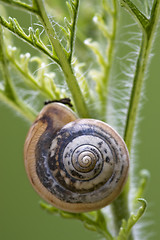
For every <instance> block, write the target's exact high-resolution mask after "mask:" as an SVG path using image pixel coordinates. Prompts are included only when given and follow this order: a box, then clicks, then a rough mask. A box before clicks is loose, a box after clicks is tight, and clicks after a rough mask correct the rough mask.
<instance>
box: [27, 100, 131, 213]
mask: <svg viewBox="0 0 160 240" xmlns="http://www.w3.org/2000/svg"><path fill="white" fill-rule="evenodd" d="M24 161H25V167H26V171H27V174H28V177H29V179H30V182H31V183H32V185H33V187H34V188H35V190H36V191H37V192H38V193H39V194H40V195H41V196H42V198H44V199H45V200H46V201H48V202H49V203H51V204H52V205H54V206H56V207H58V208H60V209H62V210H65V211H69V212H87V211H93V210H96V209H99V208H102V207H104V206H106V205H108V204H109V203H111V202H112V201H113V200H114V199H115V198H116V197H117V196H118V195H119V194H120V192H121V190H122V187H123V186H124V183H125V181H126V178H127V173H128V168H129V156H128V151H127V148H126V145H125V143H124V141H123V139H122V138H121V137H120V136H119V134H118V133H117V132H116V131H115V130H113V128H111V127H110V126H109V125H108V124H106V123H104V122H102V121H99V120H94V119H77V117H76V115H75V114H74V112H72V110H70V109H69V108H68V107H66V106H65V105H63V104H61V103H51V104H48V105H46V106H45V107H44V108H43V109H42V111H41V112H40V114H39V116H38V117H37V119H36V121H35V122H34V123H33V125H32V126H31V128H30V130H29V133H28V135H27V138H26V141H25V147H24Z"/></svg>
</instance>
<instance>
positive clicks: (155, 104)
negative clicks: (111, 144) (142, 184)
mask: <svg viewBox="0 0 160 240" xmlns="http://www.w3.org/2000/svg"><path fill="white" fill-rule="evenodd" d="M158 32H159V33H160V31H158ZM159 33H158V34H157V38H156V41H155V44H154V48H153V51H152V52H153V54H154V55H153V57H152V59H151V64H150V66H149V69H148V74H147V78H146V87H145V91H144V92H145V97H144V98H143V104H142V111H141V115H140V117H141V120H140V123H139V127H138V143H137V148H136V156H137V157H138V159H139V167H138V169H139V170H140V169H142V168H145V169H148V170H149V171H150V174H151V177H150V180H149V183H148V187H147V190H146V199H147V201H148V209H147V212H146V214H145V222H144V225H146V226H147V228H148V230H149V231H148V234H149V235H148V236H145V235H144V238H143V239H154V240H159V239H160V238H159V235H160V227H159V215H160V207H159V198H160V190H159V189H160V183H159V179H160V178H159V176H160V174H159V169H160V157H159V153H158V151H159V148H160V146H159V145H160V141H159V135H160V125H159V123H160V77H159V76H160V67H159V66H160V43H159V37H160V36H159V35H160V34H159ZM28 129H29V124H28V123H27V122H26V121H25V120H24V119H22V118H21V117H20V116H18V115H16V114H15V113H13V112H12V111H11V110H10V109H9V108H7V107H6V106H5V105H3V104H1V103H0V170H1V173H0V239H3V240H11V239H13V240H20V239H23V240H28V239H38V240H44V239H45V240H49V239H60V240H63V239H70V240H72V239H77V240H78V239H87V240H90V239H92V240H94V239H97V238H99V237H97V235H96V234H94V233H92V232H89V231H87V230H86V229H84V228H83V226H82V224H80V223H79V222H77V221H76V220H66V219H61V218H60V217H57V216H52V215H49V214H47V213H46V212H45V211H43V210H41V209H40V207H39V204H38V201H39V200H40V197H39V196H38V195H37V194H36V193H35V192H34V190H33V189H32V187H31V185H30V183H29V181H28V179H27V177H26V173H25V169H24V165H23V145H24V140H25V136H26V134H27V131H28ZM137 174H138V172H137Z"/></svg>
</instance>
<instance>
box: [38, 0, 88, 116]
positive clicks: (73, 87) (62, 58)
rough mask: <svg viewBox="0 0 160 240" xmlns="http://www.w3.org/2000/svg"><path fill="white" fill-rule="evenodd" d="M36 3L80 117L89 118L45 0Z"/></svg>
mask: <svg viewBox="0 0 160 240" xmlns="http://www.w3.org/2000/svg"><path fill="white" fill-rule="evenodd" d="M35 3H36V5H37V8H38V11H39V17H40V20H41V22H42V24H43V26H44V28H45V30H46V33H47V34H48V37H49V39H50V41H51V44H52V46H53V47H54V50H55V53H56V54H57V56H58V58H59V62H60V66H61V68H62V70H63V72H64V75H65V77H66V82H67V84H68V87H69V89H70V92H71V94H72V97H73V101H74V104H75V107H76V110H77V112H78V114H79V117H83V118H87V117H89V112H88V109H87V106H86V103H85V100H84V97H83V95H82V92H81V90H80V87H79V85H78V82H77V80H76V78H75V76H74V73H73V70H72V68H71V65H70V63H69V61H68V59H67V56H66V54H65V51H64V49H63V48H62V46H61V44H60V41H59V40H58V38H57V36H56V33H55V31H54V29H53V27H52V24H51V22H50V21H49V18H48V16H47V13H46V11H45V8H44V4H43V1H42V0H35Z"/></svg>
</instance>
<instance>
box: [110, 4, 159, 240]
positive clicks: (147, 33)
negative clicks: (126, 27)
mask: <svg viewBox="0 0 160 240" xmlns="http://www.w3.org/2000/svg"><path fill="white" fill-rule="evenodd" d="M125 2H128V1H125ZM129 2H130V1H129ZM153 9H154V11H153ZM159 14H160V0H155V1H154V4H153V8H152V14H151V19H150V24H149V25H145V24H141V27H142V31H143V37H142V43H141V49H140V53H139V57H138V60H137V64H136V72H135V76H134V80H133V86H132V91H131V97H130V102H129V108H128V113H127V119H126V124H125V131H124V140H125V142H126V144H127V147H128V150H129V153H130V152H131V147H132V140H133V132H134V128H135V122H136V116H137V112H138V106H139V102H140V96H141V90H142V84H143V79H144V75H145V71H146V67H147V63H148V59H149V54H150V51H151V46H152V44H153V38H154V35H155V31H156V26H157V23H158V19H159ZM144 26H145V28H144ZM128 190H129V180H128V183H127V185H126V187H125V189H124V191H123V192H122V194H121V195H120V196H119V197H118V199H116V200H115V201H114V202H113V204H112V209H113V213H114V218H115V225H116V227H117V231H118V229H119V228H120V226H121V223H122V219H128V217H129V202H128ZM129 239H134V238H133V236H132V235H130V238H129Z"/></svg>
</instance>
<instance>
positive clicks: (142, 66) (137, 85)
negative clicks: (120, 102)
mask: <svg viewBox="0 0 160 240" xmlns="http://www.w3.org/2000/svg"><path fill="white" fill-rule="evenodd" d="M154 3H156V4H154V6H155V5H156V8H155V7H154V14H153V15H152V17H151V20H150V24H149V26H148V27H147V28H146V29H143V39H142V44H141V50H140V53H139V57H138V60H137V64H136V72H135V76H134V80H133V87H132V91H131V98H130V103H129V108H128V113H127V119H126V124H125V131H124V140H125V142H126V144H127V147H128V150H129V152H131V145H132V139H133V131H134V127H135V122H136V116H137V112H138V105H139V101H140V96H141V89H142V84H143V79H144V74H145V71H146V67H147V63H148V59H149V54H150V51H151V47H152V44H153V38H154V35H155V31H156V26H157V23H158V20H159V14H160V0H158V1H157V0H155V1H154ZM152 12H153V11H152Z"/></svg>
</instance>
